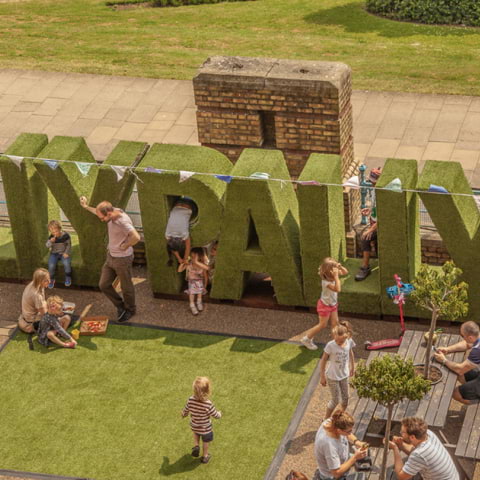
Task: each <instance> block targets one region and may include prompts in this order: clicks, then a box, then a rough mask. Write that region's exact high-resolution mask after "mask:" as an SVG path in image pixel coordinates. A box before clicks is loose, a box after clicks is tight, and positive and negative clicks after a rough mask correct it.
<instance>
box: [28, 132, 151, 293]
mask: <svg viewBox="0 0 480 480" xmlns="http://www.w3.org/2000/svg"><path fill="white" fill-rule="evenodd" d="M144 147H145V144H144V143H140V142H120V143H119V144H118V145H117V147H116V148H115V149H114V150H113V152H112V153H111V154H110V156H109V157H108V158H107V160H106V161H105V162H104V165H108V164H115V165H120V166H122V165H124V166H130V165H133V163H134V161H135V158H136V156H137V155H138V153H139V152H140V151H141V150H143V148H144ZM39 156H40V157H42V158H54V159H59V160H66V161H64V162H61V163H59V166H58V167H57V168H56V169H55V170H52V169H51V168H50V167H49V166H48V165H46V164H45V163H44V162H43V160H40V159H39V160H35V167H36V168H37V170H38V172H39V173H40V175H41V176H42V178H43V181H44V182H45V184H46V185H47V186H48V188H49V191H50V192H51V193H52V195H53V196H54V198H55V200H56V202H58V205H59V206H60V208H61V209H62V210H63V212H64V213H65V215H66V217H67V218H68V219H69V221H70V223H71V225H72V227H73V229H74V230H75V232H76V234H73V235H72V267H73V281H74V283H76V284H80V285H88V286H96V285H97V284H98V279H99V274H100V270H101V267H102V265H103V263H104V261H105V252H106V225H105V224H104V223H102V222H100V220H99V219H98V218H97V217H96V216H95V215H92V214H91V213H90V212H88V211H87V210H85V209H84V208H82V207H81V206H80V202H79V197H80V196H81V195H85V196H86V197H87V198H88V199H89V203H90V205H96V204H98V203H99V202H100V201H102V200H108V201H110V202H111V203H112V204H113V205H115V206H118V207H120V208H125V206H126V204H127V202H128V198H129V196H130V193H131V190H132V188H133V183H134V177H133V176H132V175H131V174H130V173H127V174H126V175H125V176H124V178H123V179H122V181H121V182H118V183H117V177H116V174H115V172H113V171H112V170H111V169H110V168H109V167H107V166H102V167H101V168H100V167H99V166H98V165H96V164H95V159H94V158H93V156H92V154H91V152H90V150H89V149H88V147H87V145H86V143H85V140H84V139H83V138H79V137H55V138H54V139H53V140H52V141H51V142H50V144H49V145H48V146H47V147H46V148H45V149H44V150H43V151H42V152H41V153H40V155H39ZM74 162H88V163H93V164H94V165H92V166H91V167H90V171H89V172H88V175H86V176H83V175H82V174H81V173H80V171H79V170H78V168H77V166H76V165H75V163H74ZM49 215H51V211H50V212H49ZM56 218H57V219H58V216H57V217H56ZM49 219H52V216H50V217H49ZM46 236H47V230H46V226H45V228H44V234H43V237H44V238H43V242H45V238H46ZM44 252H45V257H44V262H45V263H46V261H47V259H48V251H47V250H46V249H45V247H44ZM58 268H60V267H58Z"/></svg>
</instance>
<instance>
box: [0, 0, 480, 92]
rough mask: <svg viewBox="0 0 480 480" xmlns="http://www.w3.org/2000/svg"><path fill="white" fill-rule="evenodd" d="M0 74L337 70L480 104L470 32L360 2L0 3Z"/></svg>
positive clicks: (478, 64) (477, 60) (361, 84)
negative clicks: (244, 63) (256, 64)
mask: <svg viewBox="0 0 480 480" xmlns="http://www.w3.org/2000/svg"><path fill="white" fill-rule="evenodd" d="M0 17H1V19H2V21H1V24H2V35H1V37H0V60H1V64H2V68H23V69H28V68H31V69H44V70H55V71H65V72H84V73H86V72H88V73H98V74H106V75H133V76H140V77H159V78H178V79H188V78H192V77H193V75H194V74H195V71H196V69H197V67H198V66H199V65H200V64H201V63H202V62H203V61H204V60H205V59H206V58H207V57H208V56H210V55H245V56H266V57H275V58H290V59H306V60H329V61H342V62H346V63H348V64H349V65H351V66H352V68H353V73H354V77H353V78H354V87H355V88H357V89H373V90H393V91H412V92H437V93H457V94H472V95H480V82H479V79H480V29H473V28H459V27H457V28H450V27H435V26H434V27H432V26H425V25H414V24H407V23H398V22H393V21H389V20H384V19H380V18H376V17H374V16H372V15H370V14H368V13H367V12H366V11H365V10H364V8H363V2H362V1H361V0H256V1H252V2H234V3H231V2H229V3H222V4H213V5H199V6H187V7H179V8H156V9H152V8H146V9H145V8H144V9H134V10H122V11H114V10H112V9H111V8H109V7H107V6H106V5H105V3H104V2H103V1H102V0H82V1H78V0H62V1H58V0H35V1H32V2H16V1H14V2H13V3H10V4H9V3H6V4H5V3H1V4H0Z"/></svg>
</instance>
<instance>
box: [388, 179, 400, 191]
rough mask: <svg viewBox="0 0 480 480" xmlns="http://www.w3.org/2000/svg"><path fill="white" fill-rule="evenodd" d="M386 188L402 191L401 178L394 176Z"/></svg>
mask: <svg viewBox="0 0 480 480" xmlns="http://www.w3.org/2000/svg"><path fill="white" fill-rule="evenodd" d="M383 188H385V189H386V190H391V191H392V192H397V193H401V192H402V181H401V180H400V179H399V178H394V179H393V180H392V181H391V182H390V183H388V184H387V185H385V187H383Z"/></svg>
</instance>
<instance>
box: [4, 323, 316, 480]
mask: <svg viewBox="0 0 480 480" xmlns="http://www.w3.org/2000/svg"><path fill="white" fill-rule="evenodd" d="M111 323H112V324H113V325H118V326H125V327H138V328H152V329H155V330H167V331H172V332H179V333H194V334H203V335H217V336H222V337H232V338H243V339H248V340H263V341H271V342H278V343H290V344H293V345H299V346H300V345H301V343H300V342H297V341H294V340H280V339H277V338H266V337H254V336H250V335H234V334H229V333H220V332H209V331H202V330H190V329H183V328H174V327H162V326H159V325H150V324H144V323H133V322H125V323H118V322H111ZM19 331H20V330H19V328H18V327H16V328H15V330H14V331H13V332H12V334H11V335H10V338H9V339H8V340H7V341H6V342H5V343H4V344H3V345H2V346H1V347H0V353H1V352H2V350H3V349H4V348H5V347H6V346H7V345H8V344H9V343H10V341H11V339H12V338H14V337H15V336H16V334H17V333H18V332H19ZM319 381H320V362H318V363H317V366H316V367H315V369H314V371H313V373H312V375H311V376H310V379H309V381H308V383H307V386H306V387H305V389H304V390H303V393H302V396H301V397H300V401H299V402H298V405H297V407H296V409H295V411H294V412H293V416H292V418H291V420H290V423H289V424H288V427H287V430H286V431H285V433H284V434H283V437H282V440H281V441H280V445H279V446H278V448H277V450H276V452H275V454H274V456H273V460H272V462H271V463H270V465H269V467H268V470H267V472H266V473H265V476H264V480H274V478H275V476H276V475H277V472H278V470H279V468H280V466H281V464H282V462H283V459H284V458H285V455H286V453H287V451H288V449H289V447H290V443H291V441H292V440H293V438H294V436H295V433H296V431H297V429H298V426H299V425H300V422H301V421H302V418H303V415H304V414H305V411H306V409H307V407H308V403H309V402H310V399H311V397H312V395H313V392H314V391H315V389H316V387H317V385H318V382H319ZM0 475H9V476H11V477H17V478H34V479H38V480H93V479H89V478H86V477H62V476H58V475H48V474H44V473H33V472H19V471H16V470H3V469H0Z"/></svg>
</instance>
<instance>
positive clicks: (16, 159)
mask: <svg viewBox="0 0 480 480" xmlns="http://www.w3.org/2000/svg"><path fill="white" fill-rule="evenodd" d="M5 156H6V157H8V158H9V159H10V160H11V161H12V162H13V163H14V164H15V165H16V166H17V167H18V168H19V169H20V170H21V168H22V161H23V157H17V155H5Z"/></svg>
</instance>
